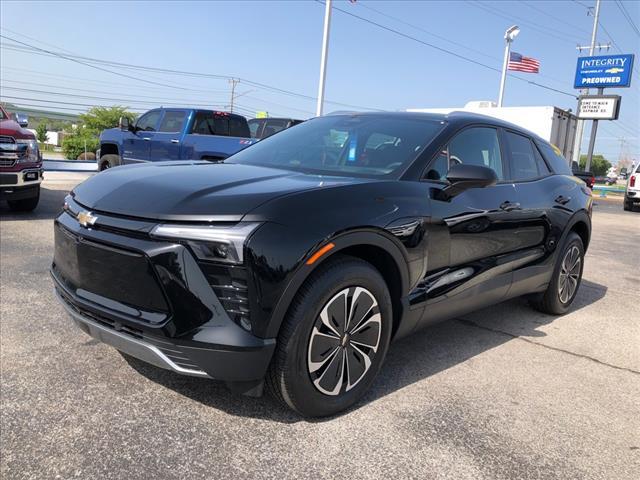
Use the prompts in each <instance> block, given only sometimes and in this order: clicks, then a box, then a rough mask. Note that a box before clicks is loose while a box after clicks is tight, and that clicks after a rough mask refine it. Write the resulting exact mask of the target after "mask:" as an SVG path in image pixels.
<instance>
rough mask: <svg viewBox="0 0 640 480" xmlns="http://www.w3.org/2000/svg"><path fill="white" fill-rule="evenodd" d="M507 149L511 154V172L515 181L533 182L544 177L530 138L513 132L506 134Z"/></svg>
mask: <svg viewBox="0 0 640 480" xmlns="http://www.w3.org/2000/svg"><path fill="white" fill-rule="evenodd" d="M505 137H506V138H507V147H508V149H509V153H510V154H511V159H510V163H509V166H510V170H511V178H510V180H514V181H523V180H533V179H535V178H539V177H541V176H542V175H543V172H541V171H540V169H539V167H538V160H536V155H535V152H534V148H533V144H532V143H531V140H530V139H529V138H528V137H525V136H524V135H519V134H517V133H513V132H505Z"/></svg>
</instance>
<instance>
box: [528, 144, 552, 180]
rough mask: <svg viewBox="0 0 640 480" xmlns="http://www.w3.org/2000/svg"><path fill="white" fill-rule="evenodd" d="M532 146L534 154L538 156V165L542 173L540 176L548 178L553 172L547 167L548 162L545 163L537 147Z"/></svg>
mask: <svg viewBox="0 0 640 480" xmlns="http://www.w3.org/2000/svg"><path fill="white" fill-rule="evenodd" d="M532 146H533V154H534V155H535V156H536V163H537V164H538V171H539V172H540V176H541V177H546V176H547V175H551V170H549V167H548V166H547V162H545V161H544V158H542V155H541V154H540V151H539V150H538V149H537V148H536V146H535V145H532Z"/></svg>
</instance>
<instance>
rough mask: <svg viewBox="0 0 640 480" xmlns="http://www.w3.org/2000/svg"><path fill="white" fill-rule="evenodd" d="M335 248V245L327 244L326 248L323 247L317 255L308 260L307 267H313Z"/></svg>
mask: <svg viewBox="0 0 640 480" xmlns="http://www.w3.org/2000/svg"><path fill="white" fill-rule="evenodd" d="M333 247H335V245H334V244H333V243H327V244H326V245H325V246H324V247H322V248H321V249H320V250H318V251H317V252H316V253H314V254H313V255H311V257H309V260H307V265H313V264H314V263H315V262H316V260H318V259H319V258H320V257H321V256H323V255H324V254H325V253H327V252H328V251H329V250H331V249H332V248H333Z"/></svg>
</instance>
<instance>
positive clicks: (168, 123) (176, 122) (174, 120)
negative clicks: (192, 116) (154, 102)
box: [158, 111, 187, 132]
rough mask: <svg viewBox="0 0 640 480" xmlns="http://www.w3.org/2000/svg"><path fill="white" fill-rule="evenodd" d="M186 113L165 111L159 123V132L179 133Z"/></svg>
mask: <svg viewBox="0 0 640 480" xmlns="http://www.w3.org/2000/svg"><path fill="white" fill-rule="evenodd" d="M186 116H187V112H174V111H165V112H164V117H162V122H160V128H159V129H158V131H159V132H181V131H182V124H183V123H184V118H185V117H186Z"/></svg>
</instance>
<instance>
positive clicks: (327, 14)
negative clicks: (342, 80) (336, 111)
mask: <svg viewBox="0 0 640 480" xmlns="http://www.w3.org/2000/svg"><path fill="white" fill-rule="evenodd" d="M330 26H331V0H326V1H325V10H324V33H323V37H322V55H321V57H320V82H319V85H318V103H317V105H316V116H317V117H319V116H321V115H322V107H323V104H324V84H325V80H326V78H327V55H328V54H329V27H330Z"/></svg>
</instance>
